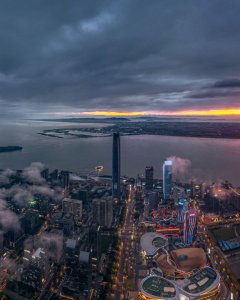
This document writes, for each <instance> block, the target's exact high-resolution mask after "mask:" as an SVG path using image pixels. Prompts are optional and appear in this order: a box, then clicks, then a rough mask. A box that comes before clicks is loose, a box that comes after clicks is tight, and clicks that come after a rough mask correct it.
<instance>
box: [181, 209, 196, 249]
mask: <svg viewBox="0 0 240 300" xmlns="http://www.w3.org/2000/svg"><path fill="white" fill-rule="evenodd" d="M196 230H197V211H196V210H195V209H190V210H188V211H186V213H185V214H184V236H183V237H184V243H185V244H187V245H191V244H192V242H193V237H194V235H195V233H196Z"/></svg>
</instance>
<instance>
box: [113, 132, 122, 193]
mask: <svg viewBox="0 0 240 300" xmlns="http://www.w3.org/2000/svg"><path fill="white" fill-rule="evenodd" d="M112 196H113V197H117V198H119V197H120V134H119V133H113V147H112Z"/></svg>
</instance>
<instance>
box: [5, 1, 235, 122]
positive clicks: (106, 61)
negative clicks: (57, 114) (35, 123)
mask: <svg viewBox="0 0 240 300" xmlns="http://www.w3.org/2000/svg"><path fill="white" fill-rule="evenodd" d="M239 9H240V2H239V1H238V0H232V1H229V0H211V1H209V0H202V1H197V2H196V1H190V0H183V1H179V0H173V1H169V0H161V1H159V0H152V1H142V0H140V1H139V0H132V1H129V0H121V1H110V0H109V1H107V0H101V1H98V0H95V1H93V0H92V1H91V0H90V1H78V0H62V1H57V0H52V1H49V0H41V1H40V0H36V1H32V0H25V1H18V0H15V1H14V0H12V1H9V0H2V1H1V3H0V24H1V26H0V41H1V48H0V107H1V110H0V117H1V116H2V115H6V114H7V115H12V116H15V115H18V114H19V113H24V114H25V115H31V114H33V116H35V114H36V112H39V113H45V112H53V111H71V110H83V111H86V110H106V109H108V110H118V109H119V110H156V109H157V110H175V109H186V108H188V109H189V108H191V107H201V106H202V105H203V106H204V107H205V105H206V101H202V100H203V99H212V98H214V101H213V102H214V105H216V107H218V106H222V105H223V104H224V103H223V100H224V99H225V104H224V105H226V101H229V98H228V95H231V97H233V98H234V99H235V106H236V104H237V105H239V104H240V103H239V100H238V99H239V98H238V94H236V93H235V94H234V93H232V91H231V89H232V88H234V89H235V88H236V87H237V86H239V85H238V83H237V81H235V83H234V82H233V81H231V80H230V79H231V78H239V76H240V74H239V70H240V57H239V54H238V49H239V48H240V31H239V28H240V19H239ZM231 83H232V85H231ZM224 84H225V86H224ZM220 86H221V87H222V88H224V89H225V91H224V93H225V94H224V93H220V98H221V99H219V101H217V99H215V98H217V97H218V94H217V92H216V91H215V90H216V89H217V88H220ZM207 87H208V88H207ZM210 87H212V89H211V88H210ZM228 93H229V94H228ZM201 94H202V97H201ZM196 95H199V96H196ZM186 98H188V99H186ZM223 98H224V99H223ZM231 101H233V100H231ZM227 104H228V102H227Z"/></svg>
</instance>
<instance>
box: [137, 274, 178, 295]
mask: <svg viewBox="0 0 240 300" xmlns="http://www.w3.org/2000/svg"><path fill="white" fill-rule="evenodd" d="M141 292H142V293H144V294H146V296H148V297H154V298H155V297H157V298H160V299H161V298H164V299H168V298H169V299H174V297H176V296H177V290H176V288H175V286H174V284H172V283H171V282H170V281H168V280H166V279H164V278H162V277H159V276H148V277H146V278H145V279H143V281H142V282H141ZM176 299H178V298H176Z"/></svg>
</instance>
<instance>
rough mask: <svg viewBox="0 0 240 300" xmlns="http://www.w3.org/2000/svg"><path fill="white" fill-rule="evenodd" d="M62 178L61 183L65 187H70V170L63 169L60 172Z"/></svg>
mask: <svg viewBox="0 0 240 300" xmlns="http://www.w3.org/2000/svg"><path fill="white" fill-rule="evenodd" d="M60 180H61V185H62V187H63V188H64V189H67V188H68V187H69V172H68V171H61V172H60Z"/></svg>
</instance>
